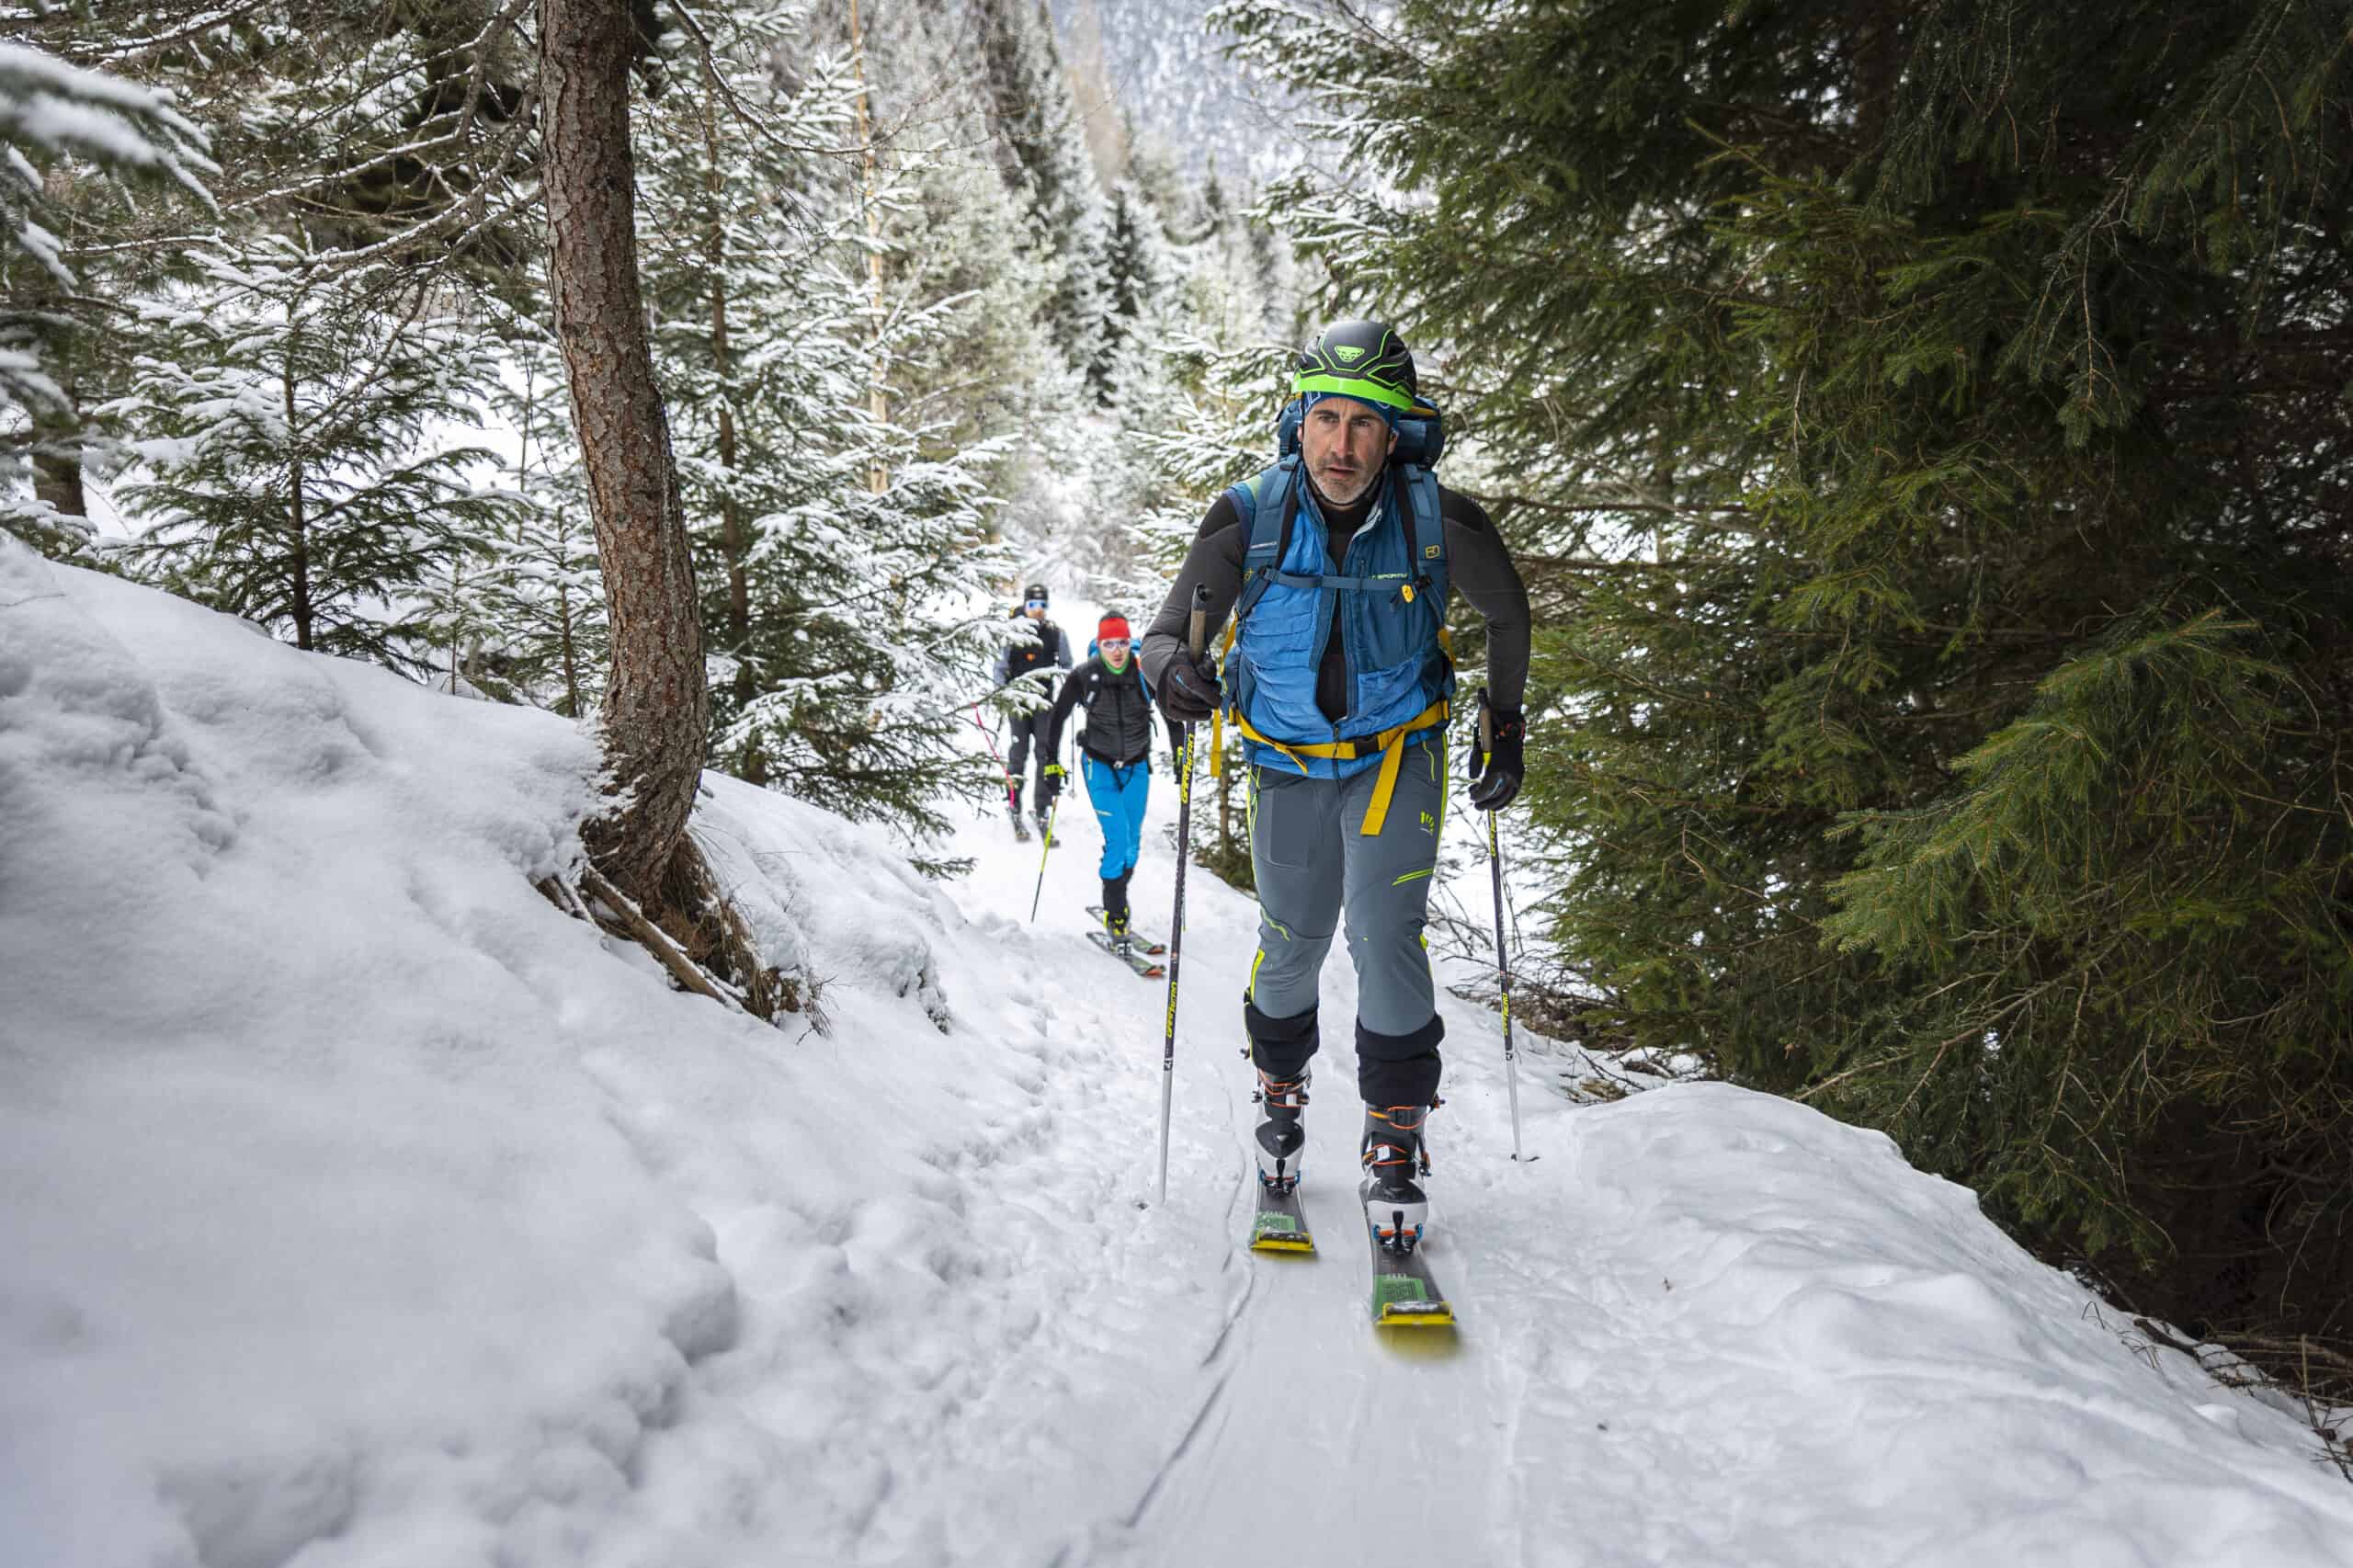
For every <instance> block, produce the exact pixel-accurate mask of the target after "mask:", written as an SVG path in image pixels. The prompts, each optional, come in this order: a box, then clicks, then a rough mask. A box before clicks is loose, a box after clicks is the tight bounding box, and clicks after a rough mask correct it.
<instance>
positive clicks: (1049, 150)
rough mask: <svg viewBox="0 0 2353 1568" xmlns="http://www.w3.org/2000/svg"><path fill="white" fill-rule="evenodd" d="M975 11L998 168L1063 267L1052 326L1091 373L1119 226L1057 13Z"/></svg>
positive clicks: (1011, 8) (1034, 5)
mask: <svg viewBox="0 0 2353 1568" xmlns="http://www.w3.org/2000/svg"><path fill="white" fill-rule="evenodd" d="M973 13H974V17H975V20H976V22H977V24H978V27H979V31H980V36H981V53H982V62H983V79H984V81H985V82H986V83H987V85H988V91H989V100H990V121H989V128H990V131H991V132H992V133H993V135H994V138H995V147H996V149H997V159H998V167H999V169H1000V171H1001V172H1002V174H1003V175H1004V176H1005V181H1006V185H1007V186H1008V187H1011V188H1012V189H1013V190H1015V191H1016V192H1017V193H1018V194H1019V195H1020V196H1021V197H1022V199H1024V201H1026V202H1027V204H1028V206H1029V223H1030V235H1031V244H1033V246H1034V247H1035V248H1036V249H1037V250H1038V251H1039V253H1040V255H1041V256H1044V257H1045V258H1046V259H1047V261H1048V264H1049V266H1050V267H1051V268H1052V269H1053V271H1054V285H1053V289H1052V291H1051V295H1050V297H1049V299H1048V301H1047V306H1046V323H1047V329H1048V331H1049V332H1050V333H1051V335H1052V337H1053V340H1054V344H1055V346H1056V347H1058V348H1060V349H1061V350H1062V353H1063V361H1064V363H1066V364H1068V365H1069V366H1070V367H1071V368H1072V369H1075V370H1085V369H1088V368H1089V367H1090V366H1092V365H1093V364H1094V362H1095V356H1096V353H1097V348H1098V347H1099V345H1100V341H1101V337H1102V334H1103V326H1104V321H1105V318H1106V316H1107V315H1108V313H1109V311H1110V302H1109V299H1108V292H1109V281H1108V277H1107V275H1106V267H1107V258H1108V250H1109V243H1110V239H1109V225H1108V213H1107V204H1106V202H1105V199H1104V195H1103V187H1102V182H1101V181H1100V180H1099V179H1098V178H1097V176H1096V172H1095V165H1094V164H1093V162H1092V160H1091V159H1090V157H1089V155H1088V153H1087V148H1086V135H1085V133H1084V131H1082V129H1081V127H1080V124H1079V120H1078V109H1077V104H1076V100H1075V99H1074V97H1073V96H1072V92H1071V85H1070V80H1069V77H1068V75H1067V74H1066V73H1065V72H1064V71H1063V62H1062V54H1061V51H1060V50H1059V49H1058V48H1057V47H1056V46H1055V43H1054V28H1053V18H1052V17H1051V15H1050V14H1049V12H1048V10H1047V8H1046V6H1045V5H1044V4H1043V0H973Z"/></svg>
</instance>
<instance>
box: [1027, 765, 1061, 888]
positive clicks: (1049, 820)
mask: <svg viewBox="0 0 2353 1568" xmlns="http://www.w3.org/2000/svg"><path fill="white" fill-rule="evenodd" d="M1050 760H1051V759H1050ZM1043 777H1044V776H1043V775H1042V774H1041V775H1040V778H1043ZM1062 809H1063V792H1062V790H1061V789H1060V788H1059V787H1058V788H1056V790H1054V798H1053V800H1052V801H1051V802H1049V803H1048V804H1047V807H1046V832H1045V840H1046V841H1045V842H1044V843H1043V844H1040V846H1038V886H1037V887H1036V889H1035V890H1033V891H1032V892H1030V894H1029V924H1030V925H1032V926H1035V925H1036V924H1038V900H1039V899H1040V898H1041V897H1043V896H1044V895H1045V892H1046V856H1047V853H1048V852H1049V851H1051V849H1052V848H1053V846H1054V817H1055V815H1056V814H1057V813H1059V812H1061V811H1062Z"/></svg>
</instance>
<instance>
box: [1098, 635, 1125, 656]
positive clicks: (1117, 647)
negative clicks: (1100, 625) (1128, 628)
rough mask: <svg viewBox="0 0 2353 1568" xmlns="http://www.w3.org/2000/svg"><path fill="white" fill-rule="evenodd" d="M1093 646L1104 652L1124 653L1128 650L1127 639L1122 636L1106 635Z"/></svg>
mask: <svg viewBox="0 0 2353 1568" xmlns="http://www.w3.org/2000/svg"><path fill="white" fill-rule="evenodd" d="M1095 646H1096V647H1097V648H1099V649H1101V650H1102V651H1103V652H1104V653H1126V652H1127V651H1128V640H1127V639H1126V638H1124V637H1106V638H1105V639H1103V641H1102V642H1097V644H1095Z"/></svg>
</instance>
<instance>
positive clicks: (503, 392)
mask: <svg viewBox="0 0 2353 1568" xmlns="http://www.w3.org/2000/svg"><path fill="white" fill-rule="evenodd" d="M515 328H516V330H515V331H514V332H513V333H512V334H511V335H509V337H508V341H507V343H506V349H505V358H506V375H505V377H504V379H503V380H502V382H501V384H500V385H499V387H498V388H497V389H496V391H495V392H494V393H493V396H492V402H491V407H492V410H493V413H494V416H495V418H496V419H497V420H498V421H499V423H501V424H503V425H505V426H506V427H507V428H508V429H510V430H512V431H513V432H514V434H515V461H514V466H513V468H512V469H511V470H510V471H509V472H510V477H509V479H508V482H507V483H508V484H509V485H510V486H511V487H512V489H513V491H514V493H515V496H516V502H517V504H516V505H515V506H513V507H511V508H510V509H508V510H507V511H506V513H505V514H504V515H502V516H501V517H497V518H495V519H494V520H493V523H492V526H491V528H489V529H488V540H487V542H488V547H489V554H488V562H487V565H486V567H485V569H484V571H483V574H482V576H480V577H479V578H478V579H477V580H476V583H475V586H474V592H473V596H472V599H473V607H474V610H475V614H476V616H477V618H478V619H479V622H480V624H481V626H482V627H483V639H482V641H481V642H480V644H479V645H478V646H476V647H475V648H474V649H473V650H472V652H471V656H470V657H469V658H468V659H467V660H466V662H465V669H466V677H467V679H468V680H469V681H471V682H472V685H473V686H474V687H477V688H478V689H480V690H482V691H484V692H486V693H488V694H489V695H491V696H493V697H495V698H497V699H500V700H502V701H509V702H529V703H532V704H534V705H536V706H539V707H542V708H548V709H552V710H554V711H556V712H558V713H561V714H563V715H564V716H565V717H566V718H571V719H577V718H581V717H583V716H585V715H586V714H587V713H589V712H591V711H593V710H595V708H596V705H597V698H598V697H599V695H600V694H601V693H602V692H603V690H604V672H605V661H606V657H607V654H608V647H609V640H608V636H607V629H606V623H605V594H604V584H603V580H602V577H601V575H600V574H599V570H598V565H597V535H596V529H595V528H594V526H593V525H592V524H591V523H590V521H589V517H588V495H587V479H586V475H585V473H583V472H582V470H581V466H580V451H579V447H578V444H577V443H576V441H575V440H574V437H573V434H572V426H571V422H570V417H569V412H570V411H569V408H568V405H567V403H566V397H565V392H564V383H563V360H562V358H561V357H560V356H559V355H558V354H557V352H556V347H555V345H554V344H553V343H552V342H551V341H550V340H549V339H548V338H547V336H546V335H545V334H544V333H543V332H541V331H540V328H539V326H538V324H536V323H533V322H528V321H527V322H518V323H517V324H515Z"/></svg>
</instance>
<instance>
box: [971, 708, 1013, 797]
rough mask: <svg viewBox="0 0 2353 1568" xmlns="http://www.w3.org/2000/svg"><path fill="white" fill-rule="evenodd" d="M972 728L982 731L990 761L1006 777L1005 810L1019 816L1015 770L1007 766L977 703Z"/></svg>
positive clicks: (973, 710) (973, 712) (994, 735)
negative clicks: (983, 721)
mask: <svg viewBox="0 0 2353 1568" xmlns="http://www.w3.org/2000/svg"><path fill="white" fill-rule="evenodd" d="M972 728H974V729H976V730H978V731H980V733H981V739H983V740H984V741H986V742H988V744H989V759H990V760H991V761H993V762H995V764H996V770H997V772H998V773H999V774H1001V775H1003V776H1004V778H1005V809H1006V811H1008V812H1013V813H1014V814H1015V815H1017V816H1018V815H1019V814H1020V812H1021V808H1020V807H1018V806H1017V805H1015V804H1014V803H1013V770H1012V769H1011V768H1009V767H1006V766H1005V754H1004V753H1002V752H1000V751H998V750H997V749H996V734H995V732H994V731H992V730H991V729H990V728H989V727H988V726H987V725H986V724H983V723H982V722H981V705H980V704H979V703H977V702H975V703H973V704H972Z"/></svg>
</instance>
